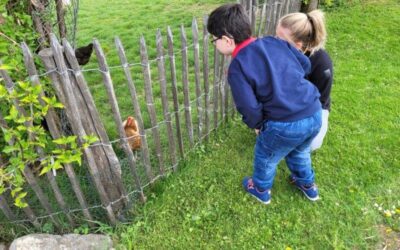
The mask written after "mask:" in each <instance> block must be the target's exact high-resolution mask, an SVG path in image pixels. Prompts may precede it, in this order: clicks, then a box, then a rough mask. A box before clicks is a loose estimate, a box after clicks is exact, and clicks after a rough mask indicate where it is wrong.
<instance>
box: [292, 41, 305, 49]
mask: <svg viewBox="0 0 400 250" xmlns="http://www.w3.org/2000/svg"><path fill="white" fill-rule="evenodd" d="M294 46H295V47H296V48H298V49H300V50H302V49H303V42H300V41H299V42H295V43H294Z"/></svg>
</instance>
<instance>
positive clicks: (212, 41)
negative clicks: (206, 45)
mask: <svg viewBox="0 0 400 250" xmlns="http://www.w3.org/2000/svg"><path fill="white" fill-rule="evenodd" d="M219 39H221V37H217V38H215V39H212V40H211V41H210V42H211V43H212V44H215V42H216V41H218V40H219Z"/></svg>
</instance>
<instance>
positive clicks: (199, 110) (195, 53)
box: [192, 18, 203, 140]
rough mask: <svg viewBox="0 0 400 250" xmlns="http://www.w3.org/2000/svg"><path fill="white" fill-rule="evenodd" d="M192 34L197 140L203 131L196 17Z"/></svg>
mask: <svg viewBox="0 0 400 250" xmlns="http://www.w3.org/2000/svg"><path fill="white" fill-rule="evenodd" d="M192 35H193V57H194V79H195V86H196V108H197V117H198V122H197V124H198V126H197V132H198V133H197V137H198V138H199V140H201V138H202V133H203V131H202V130H203V108H202V105H201V88H200V45H199V31H198V27H197V21H196V18H193V21H192Z"/></svg>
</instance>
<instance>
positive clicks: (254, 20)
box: [250, 5, 258, 35]
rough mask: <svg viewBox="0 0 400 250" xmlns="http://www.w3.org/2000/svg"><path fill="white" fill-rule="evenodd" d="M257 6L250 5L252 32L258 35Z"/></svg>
mask: <svg viewBox="0 0 400 250" xmlns="http://www.w3.org/2000/svg"><path fill="white" fill-rule="evenodd" d="M257 10H258V8H257V6H253V5H252V6H251V7H250V13H251V34H253V35H256V26H257Z"/></svg>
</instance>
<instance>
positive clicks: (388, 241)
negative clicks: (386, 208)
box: [378, 225, 400, 250]
mask: <svg viewBox="0 0 400 250" xmlns="http://www.w3.org/2000/svg"><path fill="white" fill-rule="evenodd" d="M379 234H380V235H381V238H382V242H381V243H380V244H379V245H378V248H379V249H382V250H383V249H384V250H400V233H399V232H395V231H393V230H391V229H390V228H388V227H387V226H385V225H379Z"/></svg>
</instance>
